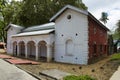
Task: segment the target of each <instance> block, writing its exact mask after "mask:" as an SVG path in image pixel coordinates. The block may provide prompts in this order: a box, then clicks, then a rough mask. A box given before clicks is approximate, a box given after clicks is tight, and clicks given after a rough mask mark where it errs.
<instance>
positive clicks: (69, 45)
mask: <svg viewBox="0 0 120 80" xmlns="http://www.w3.org/2000/svg"><path fill="white" fill-rule="evenodd" d="M73 48H74V45H73V41H72V40H70V39H69V40H67V41H66V55H73Z"/></svg>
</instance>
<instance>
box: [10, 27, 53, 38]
mask: <svg viewBox="0 0 120 80" xmlns="http://www.w3.org/2000/svg"><path fill="white" fill-rule="evenodd" d="M53 31H54V29H49V30H41V31H33V32H24V33H19V34H16V35H13V36H12V37H22V36H33V35H41V34H49V33H50V32H53Z"/></svg>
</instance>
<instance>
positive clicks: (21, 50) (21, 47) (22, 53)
mask: <svg viewBox="0 0 120 80" xmlns="http://www.w3.org/2000/svg"><path fill="white" fill-rule="evenodd" d="M19 55H20V56H22V57H25V43H24V42H23V41H21V42H19Z"/></svg>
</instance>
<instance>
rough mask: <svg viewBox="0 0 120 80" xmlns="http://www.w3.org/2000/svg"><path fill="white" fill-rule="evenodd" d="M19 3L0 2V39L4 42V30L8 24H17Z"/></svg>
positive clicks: (2, 0)
mask: <svg viewBox="0 0 120 80" xmlns="http://www.w3.org/2000/svg"><path fill="white" fill-rule="evenodd" d="M20 6H21V3H20V2H18V1H14V0H12V1H11V2H8V1H7V0H1V1H0V39H2V41H5V42H6V33H5V31H4V28H5V27H6V26H7V25H8V24H9V23H15V24H18V23H19V22H18V19H17V15H18V13H19V11H20V9H21V8H20Z"/></svg>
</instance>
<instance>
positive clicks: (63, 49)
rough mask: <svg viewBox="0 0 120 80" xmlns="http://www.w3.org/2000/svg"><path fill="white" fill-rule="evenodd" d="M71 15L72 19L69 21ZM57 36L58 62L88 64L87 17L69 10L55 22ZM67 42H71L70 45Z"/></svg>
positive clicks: (56, 54)
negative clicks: (68, 17)
mask: <svg viewBox="0 0 120 80" xmlns="http://www.w3.org/2000/svg"><path fill="white" fill-rule="evenodd" d="M69 15H71V19H67V16H69ZM55 34H56V36H55V60H56V61H58V62H67V63H73V64H74V63H75V64H79V63H80V64H87V60H88V20H87V16H86V15H84V14H81V13H78V12H76V11H73V10H71V9H67V10H66V11H65V12H64V13H63V14H62V15H61V16H60V17H58V18H57V19H56V21H55ZM67 41H69V42H70V41H71V42H70V45H69V42H68V43H67ZM67 49H68V50H67ZM69 51H70V52H69Z"/></svg>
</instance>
